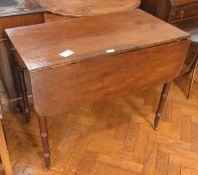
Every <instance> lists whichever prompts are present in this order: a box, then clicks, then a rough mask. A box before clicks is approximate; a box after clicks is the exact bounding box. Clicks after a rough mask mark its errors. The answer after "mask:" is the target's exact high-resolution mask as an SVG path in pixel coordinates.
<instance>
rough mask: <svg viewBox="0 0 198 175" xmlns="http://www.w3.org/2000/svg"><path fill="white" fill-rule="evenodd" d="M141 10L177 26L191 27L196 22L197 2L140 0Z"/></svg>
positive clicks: (186, 0)
mask: <svg viewBox="0 0 198 175" xmlns="http://www.w3.org/2000/svg"><path fill="white" fill-rule="evenodd" d="M141 8H142V9H143V10H145V11H147V12H149V13H151V14H153V15H154V16H156V17H158V18H160V19H162V20H164V21H167V22H169V23H171V24H174V25H177V26H183V27H184V26H189V25H190V26H191V25H192V24H193V25H194V23H197V22H198V1H197V0H142V4H141ZM183 27H181V28H183Z"/></svg>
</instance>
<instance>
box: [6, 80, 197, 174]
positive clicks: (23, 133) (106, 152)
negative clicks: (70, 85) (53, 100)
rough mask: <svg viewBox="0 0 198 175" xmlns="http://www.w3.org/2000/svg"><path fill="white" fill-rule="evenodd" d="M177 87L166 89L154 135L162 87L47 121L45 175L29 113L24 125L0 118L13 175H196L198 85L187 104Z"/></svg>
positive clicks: (14, 117) (16, 119)
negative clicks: (48, 152) (48, 151)
mask: <svg viewBox="0 0 198 175" xmlns="http://www.w3.org/2000/svg"><path fill="white" fill-rule="evenodd" d="M182 81H183V80H182V79H180V80H179V81H178V82H177V84H175V83H174V84H173V86H172V87H171V90H170V94H169V98H168V100H167V103H166V108H165V111H164V116H163V118H162V120H161V122H160V124H159V129H158V131H154V130H153V128H152V123H153V118H154V111H155V109H156V106H157V103H158V99H159V96H160V90H161V88H162V86H157V87H152V88H149V89H147V90H144V91H143V92H141V93H138V94H128V95H127V96H122V97H118V98H115V99H107V100H103V101H99V102H97V103H96V104H94V105H92V106H91V107H81V108H78V109H76V110H74V111H72V112H70V113H65V114H62V115H59V116H56V117H52V118H49V122H48V124H49V131H50V132H49V136H50V145H51V153H52V166H51V168H50V170H49V171H48V172H44V171H43V170H42V169H41V165H42V163H43V162H42V152H41V141H40V136H39V129H38V123H37V116H36V114H35V112H34V111H32V113H31V122H30V123H29V124H25V123H24V119H23V117H22V116H21V115H20V114H15V115H14V114H10V113H6V115H5V119H4V121H3V122H4V125H5V130H6V135H7V140H8V147H9V151H10V156H11V161H12V165H13V169H14V173H15V175H43V174H46V175H198V98H197V97H198V84H197V83H196V82H195V84H194V88H193V92H192V96H191V99H190V100H187V99H186V96H185V91H183V90H182V88H186V87H187V85H186V84H185V83H183V84H182ZM178 84H179V85H180V86H178ZM184 86H186V87H184ZM55 105H57V104H55Z"/></svg>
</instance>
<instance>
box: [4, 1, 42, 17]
mask: <svg viewBox="0 0 198 175" xmlns="http://www.w3.org/2000/svg"><path fill="white" fill-rule="evenodd" d="M43 11H44V9H43V8H42V7H41V6H40V5H39V3H38V2H37V1H36V0H1V1H0V17H6V16H13V15H22V14H30V13H38V12H43Z"/></svg>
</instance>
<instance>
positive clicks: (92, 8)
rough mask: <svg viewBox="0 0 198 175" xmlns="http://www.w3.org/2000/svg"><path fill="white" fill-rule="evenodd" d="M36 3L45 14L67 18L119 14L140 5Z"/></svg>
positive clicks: (97, 0)
mask: <svg viewBox="0 0 198 175" xmlns="http://www.w3.org/2000/svg"><path fill="white" fill-rule="evenodd" d="M38 2H39V3H40V5H41V6H42V7H43V8H44V9H45V10H46V11H47V12H50V13H52V14H57V15H61V16H68V17H82V16H93V15H99V14H106V13H112V12H119V11H123V10H130V9H135V8H137V7H138V6H139V5H140V0H108V1H101V0H94V1H93V0H75V1H71V0H59V1H56V0H38Z"/></svg>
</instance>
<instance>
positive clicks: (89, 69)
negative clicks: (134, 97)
mask: <svg viewBox="0 0 198 175" xmlns="http://www.w3.org/2000/svg"><path fill="white" fill-rule="evenodd" d="M6 33H7V36H8V38H9V40H10V42H11V43H12V47H13V49H12V50H14V53H15V56H16V58H17V60H18V62H19V63H20V65H21V66H23V67H24V69H27V72H28V73H29V76H30V79H31V83H32V92H33V100H34V107H35V110H36V112H37V113H38V115H39V117H48V116H53V115H57V114H61V113H64V112H66V111H70V110H72V109H74V108H75V107H77V106H80V105H85V104H90V103H93V102H95V101H97V100H99V99H101V98H104V97H106V96H107V95H115V94H116V95H117V94H120V93H121V94H125V93H127V92H128V91H136V90H140V89H142V88H145V87H148V86H150V85H152V84H157V83H167V82H170V81H172V80H173V79H174V78H175V77H176V76H177V75H178V73H179V72H180V70H181V68H182V65H183V61H184V58H185V55H186V52H187V50H188V47H189V34H187V33H186V32H183V31H181V30H179V29H177V28H175V27H173V26H171V25H168V24H166V23H164V22H162V21H161V20H159V19H157V18H154V17H152V16H151V15H148V14H147V13H145V12H143V11H141V10H139V9H137V10H130V11H124V12H117V13H112V14H106V15H99V16H94V17H88V18H84V19H78V20H73V21H72V22H71V21H60V22H56V23H48V24H42V25H35V26H28V27H20V28H15V29H7V30H6ZM38 33H39V36H40V37H39V38H38V37H36V36H37V35H38ZM161 33H163V36H162V35H161ZM21 36H23V37H21ZM30 41H31V43H32V44H31V45H30V46H28V47H27V43H29V42H30ZM24 46H26V47H24ZM41 46H42V47H41ZM66 50H67V51H68V50H71V51H73V52H74V53H73V54H72V55H71V56H68V57H67V58H63V57H61V56H60V53H62V52H64V51H66ZM112 50H113V51H112ZM110 52H111V53H110ZM170 53H171V54H170ZM142 63H144V64H142ZM54 104H58V105H57V106H56V107H54ZM43 123H45V122H43ZM42 126H45V127H44V130H45V131H47V125H45V124H43V125H42ZM47 145H48V144H47V143H46V142H45V143H44V141H43V148H44V153H46V152H45V151H46V150H48V147H47V148H46V146H47ZM47 153H48V152H47ZM47 162H49V159H47ZM46 166H48V165H47V164H46Z"/></svg>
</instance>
